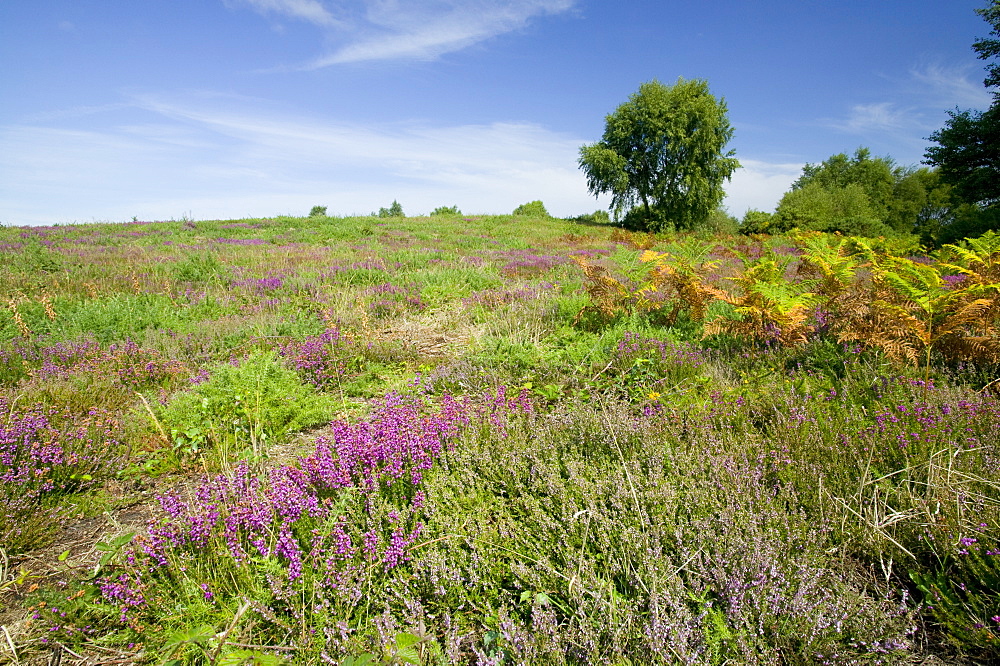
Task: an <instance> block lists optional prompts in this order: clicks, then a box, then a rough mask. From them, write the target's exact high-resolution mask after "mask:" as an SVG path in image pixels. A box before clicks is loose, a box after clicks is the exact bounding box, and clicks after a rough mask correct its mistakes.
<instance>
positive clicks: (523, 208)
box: [514, 201, 550, 217]
mask: <svg viewBox="0 0 1000 666" xmlns="http://www.w3.org/2000/svg"><path fill="white" fill-rule="evenodd" d="M514 215H525V216H530V217H550V215H549V211H547V210H545V204H543V203H542V202H541V201H529V202H528V203H526V204H521V205H520V206H518V207H517V208H515V209H514Z"/></svg>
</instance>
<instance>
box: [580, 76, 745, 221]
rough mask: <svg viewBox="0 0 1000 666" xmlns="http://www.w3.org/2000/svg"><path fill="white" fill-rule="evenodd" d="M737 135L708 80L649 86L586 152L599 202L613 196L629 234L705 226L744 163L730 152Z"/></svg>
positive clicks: (609, 120) (584, 162) (585, 165)
mask: <svg viewBox="0 0 1000 666" xmlns="http://www.w3.org/2000/svg"><path fill="white" fill-rule="evenodd" d="M732 136H733V129H732V127H731V126H730V124H729V119H728V117H727V108H726V103H725V101H724V100H717V99H716V98H715V97H713V96H712V95H711V93H709V90H708V83H707V82H706V81H703V80H692V81H685V80H684V79H678V80H677V83H676V84H675V85H673V86H666V85H663V84H662V83H660V82H658V81H655V80H654V81H651V82H649V83H644V84H642V85H641V86H640V87H639V90H638V92H636V93H634V94H633V95H632V96H631V97H630V98H629V101H628V102H626V103H625V104H622V105H621V106H619V107H618V109H617V110H615V112H614V113H612V114H610V115H608V116H607V117H606V119H605V129H604V135H603V137H602V138H601V140H600V141H599V142H597V143H595V144H590V145H585V146H583V147H581V148H580V159H579V164H580V168H582V169H583V171H584V173H585V174H586V176H587V187H588V188H589V190H590V192H591V193H592V194H594V195H599V194H610V195H611V197H612V198H611V208H612V210H613V211H614V213H615V217H616V218H618V217H619V216H620V215H621V214H622V213H625V223H626V226H627V227H628V228H634V229H641V230H649V231H659V230H661V229H667V228H670V227H674V228H677V229H691V228H695V227H698V226H700V225H701V224H703V223H704V222H705V220H706V219H707V218H708V217H709V215H710V214H711V212H712V211H713V210H715V209H716V208H718V206H719V203H720V202H721V201H722V198H723V196H724V192H723V190H722V184H723V181H725V180H728V179H729V178H730V177H731V176H732V173H733V171H735V170H736V169H737V168H739V162H738V161H737V160H736V159H735V158H734V157H733V154H734V153H733V152H732V151H730V152H727V153H724V152H723V151H724V150H725V146H726V144H727V143H728V142H729V141H730V139H732Z"/></svg>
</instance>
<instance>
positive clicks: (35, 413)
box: [0, 215, 1000, 664]
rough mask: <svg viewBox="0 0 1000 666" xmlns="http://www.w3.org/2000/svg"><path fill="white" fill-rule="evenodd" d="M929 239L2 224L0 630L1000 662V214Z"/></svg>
mask: <svg viewBox="0 0 1000 666" xmlns="http://www.w3.org/2000/svg"><path fill="white" fill-rule="evenodd" d="M913 251H914V250H913V248H907V247H894V246H893V245H892V243H891V242H885V241H863V240H859V239H844V238H840V237H834V236H827V235H823V234H818V233H813V234H803V235H798V236H788V237H755V238H753V239H750V238H746V237H709V236H673V237H651V236H636V235H629V234H626V233H623V232H621V231H618V230H615V229H613V228H611V227H608V226H601V225H592V224H584V223H578V222H571V221H564V220H557V219H552V218H547V217H532V216H478V217H462V216H459V215H435V216H433V217H430V218H405V219H404V218H371V217H369V218H351V219H341V218H327V217H322V216H318V217H310V218H304V219H303V218H279V219H275V220H242V221H208V222H200V221H199V222H193V221H181V222H156V223H133V224H107V225H81V226H69V227H34V228H0V257H2V262H0V299H2V302H0V306H2V307H0V479H2V486H0V546H2V552H0V599H2V603H0V608H4V609H6V610H4V611H3V612H2V614H0V624H3V626H4V633H5V635H4V638H3V640H0V663H2V662H4V660H6V661H7V662H12V663H48V662H47V661H46V660H48V659H51V658H55V657H53V656H52V655H55V654H61V655H62V657H61V658H62V659H63V663H64V664H65V663H107V662H111V663H159V664H163V663H210V664H238V663H256V664H278V663H330V662H333V663H338V664H362V663H384V664H389V663H415V664H450V663H476V664H508V663H509V664H516V663H530V664H548V663H551V664H562V663H572V664H578V663H579V664H582V663H593V664H597V663H601V664H603V663H612V664H647V663H686V664H723V663H747V664H768V663H773V664H814V663H830V664H849V663H929V662H927V661H926V660H927V659H939V660H944V661H945V662H953V663H992V662H993V661H995V660H996V659H998V658H1000V500H998V497H1000V492H998V489H1000V444H998V442H1000V401H998V399H997V391H996V389H997V387H998V384H997V383H996V381H997V377H998V375H997V367H998V366H997V361H998V359H1000V336H998V332H997V329H996V326H997V321H998V315H1000V241H998V240H997V239H996V238H995V237H990V236H988V237H985V238H983V239H981V240H979V241H975V242H969V243H966V244H963V245H960V246H953V247H946V248H944V249H943V250H942V251H941V252H940V253H938V254H936V255H935V256H933V257H924V256H913V255H912V254H911V253H912V252H913ZM31 660H35V661H34V662H33V661H31ZM73 660H76V661H73ZM87 660H89V661H87ZM101 660H104V661H103V662H102V661H101ZM366 660H367V661H366ZM938 663H940V662H938Z"/></svg>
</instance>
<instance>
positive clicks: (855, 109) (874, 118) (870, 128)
mask: <svg viewBox="0 0 1000 666" xmlns="http://www.w3.org/2000/svg"><path fill="white" fill-rule="evenodd" d="M911 124H913V120H912V116H911V112H910V111H908V110H904V109H900V108H899V107H898V106H897V105H896V104H894V103H892V102H877V103H874V104H855V105H854V106H852V107H851V110H850V113H849V114H848V116H847V119H846V120H845V121H843V122H841V123H835V124H834V126H835V127H837V129H842V130H844V131H846V132H851V133H853V134H865V133H868V132H895V131H898V130H901V129H904V128H906V127H908V126H909V125H911Z"/></svg>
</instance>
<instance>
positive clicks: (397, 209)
mask: <svg viewBox="0 0 1000 666" xmlns="http://www.w3.org/2000/svg"><path fill="white" fill-rule="evenodd" d="M378 216H379V217H405V216H404V215H403V206H402V205H400V203H399V202H398V201H396V200H395V199H393V200H392V205H391V206H389V207H388V208H379V209H378Z"/></svg>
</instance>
